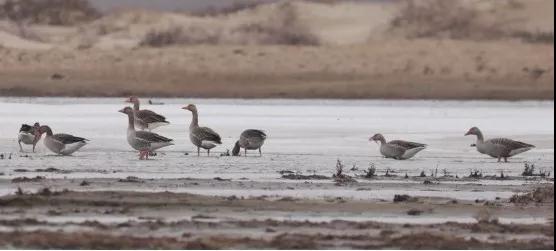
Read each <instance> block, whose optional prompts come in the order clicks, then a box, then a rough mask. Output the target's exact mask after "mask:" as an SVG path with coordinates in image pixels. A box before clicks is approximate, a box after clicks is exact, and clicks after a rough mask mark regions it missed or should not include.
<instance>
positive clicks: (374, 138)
mask: <svg viewBox="0 0 556 251" xmlns="http://www.w3.org/2000/svg"><path fill="white" fill-rule="evenodd" d="M369 141H374V142H375V143H377V144H378V142H382V141H385V139H384V136H382V134H380V133H377V134H375V135H373V136H372V137H371V138H370V139H369Z"/></svg>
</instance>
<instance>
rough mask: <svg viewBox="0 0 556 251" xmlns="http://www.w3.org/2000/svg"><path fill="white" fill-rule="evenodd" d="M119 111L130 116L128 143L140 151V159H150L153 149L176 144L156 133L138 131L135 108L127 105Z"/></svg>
mask: <svg viewBox="0 0 556 251" xmlns="http://www.w3.org/2000/svg"><path fill="white" fill-rule="evenodd" d="M119 112H121V113H123V114H126V115H127V117H128V128H127V143H129V145H130V146H131V147H132V148H133V149H135V150H138V151H139V159H140V160H143V159H149V154H150V153H152V152H153V151H155V150H157V149H160V148H163V147H166V146H170V145H173V144H174V141H173V140H172V139H169V138H166V137H164V136H161V135H158V134H156V133H152V132H147V131H136V130H135V121H134V120H135V117H134V116H133V109H132V108H131V107H125V108H124V109H121V110H119Z"/></svg>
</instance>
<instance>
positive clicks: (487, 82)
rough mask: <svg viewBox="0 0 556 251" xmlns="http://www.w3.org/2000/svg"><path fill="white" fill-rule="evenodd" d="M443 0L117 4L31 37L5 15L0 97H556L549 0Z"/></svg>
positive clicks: (38, 29) (32, 31) (36, 30)
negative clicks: (227, 9)
mask: <svg viewBox="0 0 556 251" xmlns="http://www.w3.org/2000/svg"><path fill="white" fill-rule="evenodd" d="M437 2H438V0H427V1H416V3H418V4H417V5H407V4H405V3H406V2H400V1H393V2H386V3H385V2H378V3H377V2H371V3H369V2H348V1H339V2H334V3H316V2H304V1H289V2H277V3H272V4H263V5H258V6H254V7H253V6H250V7H248V8H246V9H244V10H240V11H237V12H232V13H225V14H222V15H208V16H207V15H202V16H201V15H193V14H184V13H177V12H176V13H170V12H157V11H147V10H122V11H119V12H116V13H112V14H110V15H107V16H104V17H101V18H100V19H97V20H95V21H92V22H89V23H84V24H79V25H75V26H64V27H61V26H57V27H53V26H45V25H30V26H26V27H25V28H26V30H25V32H26V34H27V35H28V36H31V37H33V38H34V39H33V40H31V39H24V38H22V37H21V36H20V34H18V32H17V29H14V28H13V27H11V28H10V23H9V22H5V21H2V22H3V25H0V46H1V47H0V54H1V55H2V58H0V66H1V68H0V73H1V74H0V76H2V77H1V80H2V81H1V82H0V93H1V94H0V95H69V96H74V95H78V96H83V95H86V96H98V95H108V96H119V95H123V94H127V93H137V92H140V93H138V94H148V95H162V96H184V95H192V96H199V97H295V98H300V97H306V98H315V97H323V98H324V97H326V98H335V97H336V98H465V99H467V98H486V99H489V98H496V99H524V98H525V99H530V98H533V99H535V98H540V99H553V90H554V85H553V82H554V63H553V62H554V46H553V30H554V24H553V19H554V11H553V5H554V3H553V1H548V0H531V1H529V0H527V1H524V0H507V1H485V0H461V1H458V2H457V3H459V5H458V6H459V7H457V8H456V9H455V10H451V9H450V7H447V6H444V5H442V4H441V5H438V3H437ZM427 4H428V5H427ZM438 6H440V7H438ZM442 6H443V7H442ZM445 11H447V13H446V14H445V15H433V16H432V17H433V18H432V19H431V14H435V13H443V12H445ZM438 16H440V17H441V18H442V19H441V20H440V21H441V22H437V21H438V20H437V19H436V18H437V17H438ZM396 22H397V23H396ZM404 22H405V23H404ZM408 22H409V23H408ZM445 23H447V24H450V26H448V27H445V26H442V25H441V24H445ZM396 24H397V25H396ZM413 24H418V26H415V25H413ZM439 24H440V26H439ZM12 26H13V24H12ZM2 27H3V28H2ZM550 41H552V42H550ZM150 47H160V48H150ZM53 74H59V75H63V76H64V78H63V79H59V78H56V79H51V78H50V77H51V76H52V75H53ZM152 83H156V85H152Z"/></svg>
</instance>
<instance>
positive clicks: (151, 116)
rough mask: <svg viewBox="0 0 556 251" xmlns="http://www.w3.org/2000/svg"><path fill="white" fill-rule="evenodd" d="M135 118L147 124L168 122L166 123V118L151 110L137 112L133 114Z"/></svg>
mask: <svg viewBox="0 0 556 251" xmlns="http://www.w3.org/2000/svg"><path fill="white" fill-rule="evenodd" d="M135 116H136V117H137V119H140V120H141V121H143V122H145V123H147V124H150V123H156V122H168V121H166V117H164V116H162V115H160V114H158V113H156V112H153V111H151V110H139V111H137V112H136V113H135Z"/></svg>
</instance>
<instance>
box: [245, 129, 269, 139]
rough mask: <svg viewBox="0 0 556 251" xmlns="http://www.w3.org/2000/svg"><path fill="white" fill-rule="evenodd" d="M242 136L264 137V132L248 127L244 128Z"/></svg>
mask: <svg viewBox="0 0 556 251" xmlns="http://www.w3.org/2000/svg"><path fill="white" fill-rule="evenodd" d="M241 136H242V137H246V138H258V139H262V140H264V139H266V133H265V132H263V131H261V130H256V129H249V130H245V131H244V132H243V133H242V134H241Z"/></svg>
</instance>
